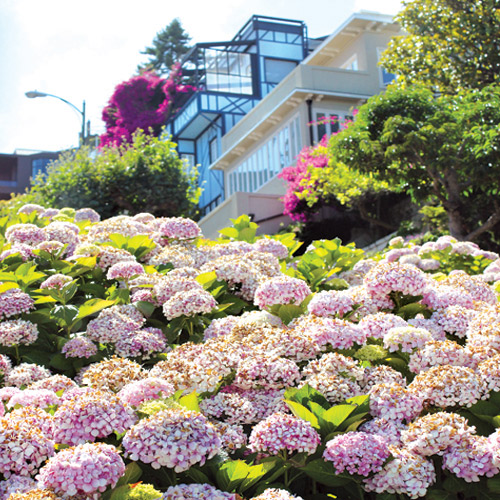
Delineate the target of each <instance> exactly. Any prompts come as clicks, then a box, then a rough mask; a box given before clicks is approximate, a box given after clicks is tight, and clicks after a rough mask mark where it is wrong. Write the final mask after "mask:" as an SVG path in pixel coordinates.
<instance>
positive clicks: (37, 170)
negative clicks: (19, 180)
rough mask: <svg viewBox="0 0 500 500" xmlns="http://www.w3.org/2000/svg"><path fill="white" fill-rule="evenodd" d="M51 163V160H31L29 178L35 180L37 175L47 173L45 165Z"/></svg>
mask: <svg viewBox="0 0 500 500" xmlns="http://www.w3.org/2000/svg"><path fill="white" fill-rule="evenodd" d="M51 161H52V160H49V159H47V158H38V159H36V160H33V161H32V162H31V177H32V179H33V180H35V179H36V177H37V176H38V175H39V174H45V173H46V172H47V165H48V164H49V163H50V162H51Z"/></svg>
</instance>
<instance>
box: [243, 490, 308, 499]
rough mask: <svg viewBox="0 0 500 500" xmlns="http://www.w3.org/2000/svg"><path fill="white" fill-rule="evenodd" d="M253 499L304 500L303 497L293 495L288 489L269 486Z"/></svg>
mask: <svg viewBox="0 0 500 500" xmlns="http://www.w3.org/2000/svg"><path fill="white" fill-rule="evenodd" d="M252 500H303V499H302V497H299V496H295V495H292V494H291V493H289V492H288V491H286V490H281V489H279V488H267V489H265V490H264V491H263V492H262V493H261V494H260V495H257V496H256V497H253V499H252Z"/></svg>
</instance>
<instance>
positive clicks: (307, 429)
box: [248, 413, 321, 455]
mask: <svg viewBox="0 0 500 500" xmlns="http://www.w3.org/2000/svg"><path fill="white" fill-rule="evenodd" d="M320 441H321V440H320V437H319V434H318V433H317V432H316V431H315V430H314V428H313V427H312V425H311V424H310V423H309V422H306V421H305V420H302V419H300V418H297V417H294V416H292V415H286V414H284V413H274V414H272V415H270V416H269V417H267V418H266V419H264V420H262V421H261V422H259V423H258V424H257V425H255V426H254V428H253V429H252V432H251V434H250V438H249V440H248V446H249V448H250V449H251V450H252V451H253V452H261V453H265V454H269V455H278V454H279V453H280V452H289V453H294V452H299V453H300V452H305V453H308V454H311V453H314V452H315V451H316V448H317V447H318V446H319V444H320Z"/></svg>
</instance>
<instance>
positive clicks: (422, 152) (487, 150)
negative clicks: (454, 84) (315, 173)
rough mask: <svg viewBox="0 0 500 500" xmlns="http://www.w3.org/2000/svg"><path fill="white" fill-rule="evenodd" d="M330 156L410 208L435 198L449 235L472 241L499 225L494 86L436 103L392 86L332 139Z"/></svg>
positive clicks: (499, 139) (499, 107) (499, 111)
mask: <svg viewBox="0 0 500 500" xmlns="http://www.w3.org/2000/svg"><path fill="white" fill-rule="evenodd" d="M330 145H331V151H332V155H333V157H334V158H337V159H338V160H339V161H342V162H344V163H346V164H347V165H349V166H350V167H353V168H354V169H357V170H359V171H360V172H365V173H368V172H374V173H376V174H377V175H380V176H381V179H382V180H386V181H388V182H389V184H391V185H395V186H398V187H399V188H400V189H401V190H403V191H404V192H406V193H408V194H409V195H410V196H411V198H412V200H413V201H414V202H416V203H422V202H424V203H426V202H429V200H433V199H434V200H436V199H437V200H438V201H439V203H440V204H441V205H442V206H443V208H444V209H445V210H446V213H447V216H448V225H449V231H450V234H451V235H453V236H455V237H456V238H458V239H470V240H475V239H477V238H478V237H479V236H480V235H481V234H483V233H484V232H485V231H490V230H492V229H493V228H494V227H495V226H496V225H497V224H498V223H499V222H500V198H499V194H500V86H489V87H485V88H484V89H481V90H477V89H476V90H469V91H463V92H461V93H459V94H457V95H453V96H441V97H437V98H436V97H435V96H434V94H433V93H432V92H431V91H430V90H428V89H425V88H421V87H411V88H408V89H404V88H401V87H397V86H395V87H392V88H389V89H388V90H387V92H386V93H385V94H382V95H379V96H375V97H372V98H370V99H369V100H368V101H367V103H366V104H364V105H363V106H361V107H360V109H359V113H358V115H357V118H356V121H355V122H354V124H353V125H352V126H351V127H349V128H348V129H346V130H345V131H342V132H340V133H339V134H338V135H337V136H335V137H333V138H332V140H331V143H330Z"/></svg>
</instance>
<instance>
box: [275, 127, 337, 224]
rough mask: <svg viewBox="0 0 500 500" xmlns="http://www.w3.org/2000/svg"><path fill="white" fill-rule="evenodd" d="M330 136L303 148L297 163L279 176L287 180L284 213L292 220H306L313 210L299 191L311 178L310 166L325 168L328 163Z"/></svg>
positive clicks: (283, 199) (285, 169)
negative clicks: (300, 196) (299, 194)
mask: <svg viewBox="0 0 500 500" xmlns="http://www.w3.org/2000/svg"><path fill="white" fill-rule="evenodd" d="M327 144H328V136H326V135H325V136H324V137H323V138H322V139H321V141H320V142H319V143H318V144H316V145H314V146H306V147H304V148H302V150H301V151H300V153H299V154H298V156H297V163H296V164H295V165H292V166H290V167H286V168H284V169H283V170H282V171H281V172H280V173H279V174H278V177H279V178H280V179H283V180H284V181H285V182H287V184H288V185H287V190H286V194H285V196H283V198H282V199H281V200H282V201H283V205H284V210H283V213H284V214H285V215H288V216H289V217H290V218H291V219H292V220H294V221H298V222H306V221H307V219H308V216H309V213H310V212H311V210H310V209H309V207H308V206H307V202H306V201H305V200H301V199H300V198H299V196H298V193H301V192H302V191H303V190H304V189H306V186H307V180H308V179H309V180H310V177H311V176H310V173H309V167H314V168H324V167H326V166H327V165H328V160H329V157H328V151H327V147H326V146H327Z"/></svg>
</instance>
